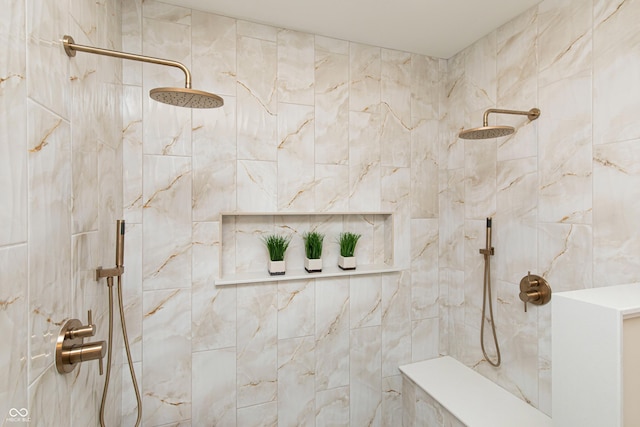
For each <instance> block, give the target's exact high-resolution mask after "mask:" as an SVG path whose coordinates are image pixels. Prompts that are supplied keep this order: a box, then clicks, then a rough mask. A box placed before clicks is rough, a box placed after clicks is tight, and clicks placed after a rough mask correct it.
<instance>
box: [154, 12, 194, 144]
mask: <svg viewBox="0 0 640 427" xmlns="http://www.w3.org/2000/svg"><path fill="white" fill-rule="evenodd" d="M145 4H146V3H145ZM142 29H143V35H142V37H143V46H142V49H143V54H144V55H148V56H155V57H159V58H170V59H172V60H174V61H178V62H181V63H183V64H184V65H186V66H187V67H189V66H190V64H191V54H190V51H189V50H188V49H184V46H188V45H190V44H191V33H190V27H189V26H187V25H183V24H178V23H172V22H166V21H159V20H156V19H150V18H146V17H143V20H142ZM142 73H143V75H144V82H143V85H142V89H143V93H144V94H145V99H144V101H143V103H142V105H143V115H144V119H145V120H144V121H143V122H142V128H143V132H144V140H143V147H144V153H145V154H158V155H177V156H190V155H191V110H189V109H188V108H179V107H175V106H173V105H167V104H163V103H160V102H157V101H154V100H152V99H151V98H149V97H148V96H147V94H148V93H149V91H150V90H151V89H154V88H157V87H184V84H185V76H184V73H183V72H182V71H181V70H179V69H177V68H175V67H166V66H160V65H156V64H146V63H145V64H143V66H142ZM196 86H197V81H196V82H194V88H196Z"/></svg>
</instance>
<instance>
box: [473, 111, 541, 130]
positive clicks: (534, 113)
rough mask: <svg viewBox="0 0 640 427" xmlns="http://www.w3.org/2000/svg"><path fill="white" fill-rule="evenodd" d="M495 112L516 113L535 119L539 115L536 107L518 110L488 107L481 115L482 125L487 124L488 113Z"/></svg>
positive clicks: (485, 125)
mask: <svg viewBox="0 0 640 427" xmlns="http://www.w3.org/2000/svg"><path fill="white" fill-rule="evenodd" d="M491 113H497V114H518V115H521V116H527V117H528V118H529V120H535V119H537V118H538V117H540V110H539V109H537V108H532V109H531V110H529V111H518V110H500V109H498V108H489V109H488V110H487V111H485V112H484V116H482V125H483V126H484V127H487V126H489V114H491Z"/></svg>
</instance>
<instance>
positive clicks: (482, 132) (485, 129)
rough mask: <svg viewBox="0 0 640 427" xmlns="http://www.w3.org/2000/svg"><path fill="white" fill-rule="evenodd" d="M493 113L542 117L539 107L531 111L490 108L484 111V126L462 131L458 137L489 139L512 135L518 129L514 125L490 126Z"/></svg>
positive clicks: (532, 118)
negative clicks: (490, 116)
mask: <svg viewBox="0 0 640 427" xmlns="http://www.w3.org/2000/svg"><path fill="white" fill-rule="evenodd" d="M491 113H497V114H519V115H522V116H527V117H528V118H529V120H536V119H537V118H538V117H540V110H539V109H537V108H532V109H531V110H529V111H518V110H500V109H497V108H489V109H488V110H487V111H485V112H484V116H483V118H482V127H479V128H472V129H466V130H463V131H462V132H460V134H459V135H458V137H460V138H462V139H489V138H498V137H501V136H507V135H511V134H512V133H514V132H515V131H516V130H515V128H513V127H512V126H489V114H491Z"/></svg>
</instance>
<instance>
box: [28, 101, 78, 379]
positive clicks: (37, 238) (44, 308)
mask: <svg viewBox="0 0 640 427" xmlns="http://www.w3.org/2000/svg"><path fill="white" fill-rule="evenodd" d="M28 112H29V120H28V125H29V132H28V141H27V142H28V147H29V148H28V150H29V152H28V153H29V154H28V155H29V186H28V188H29V195H30V197H29V230H30V235H31V236H33V237H32V238H30V239H29V289H30V299H29V313H30V319H31V320H30V322H29V324H30V325H31V331H30V333H29V336H30V337H31V344H30V352H31V355H30V369H29V375H30V380H31V381H32V380H34V379H36V378H37V377H38V376H39V375H40V374H41V373H42V372H43V371H44V370H45V369H46V367H47V366H48V365H49V364H51V363H52V362H53V350H54V348H55V340H56V334H57V332H58V329H59V327H60V326H61V325H62V320H63V319H64V318H65V317H67V316H68V314H67V313H69V311H70V309H71V307H70V306H69V304H70V299H69V298H68V296H67V295H66V294H64V293H60V292H57V291H58V290H59V288H60V286H64V284H69V285H70V284H71V239H70V238H69V236H70V235H71V218H70V216H69V212H70V209H71V196H72V193H71V144H70V139H71V138H70V129H69V123H68V122H67V121H65V120H63V119H62V118H60V117H58V116H55V115H54V114H52V113H51V112H49V111H47V110H45V109H44V108H42V107H40V106H39V105H37V104H35V103H33V102H29V106H28ZM51 254H55V256H51Z"/></svg>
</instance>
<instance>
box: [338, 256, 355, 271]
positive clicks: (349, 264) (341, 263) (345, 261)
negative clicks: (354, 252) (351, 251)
mask: <svg viewBox="0 0 640 427" xmlns="http://www.w3.org/2000/svg"><path fill="white" fill-rule="evenodd" d="M338 267H340V268H341V269H343V270H355V269H356V257H354V256H349V257H344V256H342V255H340V256H339V257H338Z"/></svg>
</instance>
